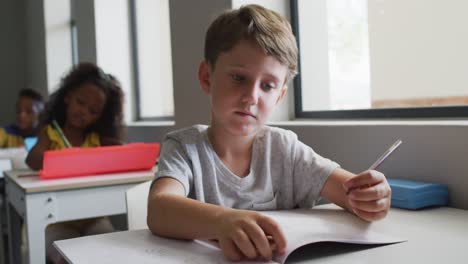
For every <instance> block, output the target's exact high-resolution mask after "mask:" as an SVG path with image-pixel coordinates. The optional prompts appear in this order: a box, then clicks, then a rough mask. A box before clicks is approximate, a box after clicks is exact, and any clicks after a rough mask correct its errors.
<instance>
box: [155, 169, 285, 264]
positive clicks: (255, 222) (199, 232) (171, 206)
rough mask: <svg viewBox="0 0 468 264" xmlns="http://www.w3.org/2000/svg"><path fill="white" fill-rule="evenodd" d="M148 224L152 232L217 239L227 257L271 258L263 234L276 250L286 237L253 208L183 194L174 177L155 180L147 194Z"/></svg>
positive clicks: (235, 258)
mask: <svg viewBox="0 0 468 264" xmlns="http://www.w3.org/2000/svg"><path fill="white" fill-rule="evenodd" d="M147 222H148V226H149V228H150V230H151V232H153V234H156V235H160V236H165V237H171V238H179V239H216V240H218V242H219V245H220V248H221V249H222V251H223V253H224V255H225V256H226V257H227V258H229V259H230V260H240V259H242V258H250V259H253V258H256V257H258V256H262V257H264V258H265V259H271V257H272V250H271V248H270V244H269V242H268V239H267V236H266V235H271V236H272V237H273V239H274V241H275V244H276V247H277V250H278V252H279V253H284V251H285V248H286V241H285V238H284V235H283V234H282V232H281V230H280V228H279V226H278V225H277V224H276V222H274V221H273V220H272V219H270V218H268V217H266V216H264V215H262V214H260V213H258V212H255V211H246V210H236V209H230V208H225V207H221V206H217V205H213V204H208V203H203V202H200V201H197V200H193V199H190V198H187V197H185V195H184V187H183V186H182V184H181V183H180V182H178V181H177V180H175V179H173V178H169V177H164V178H159V179H158V180H156V181H155V183H154V185H153V186H152V188H151V190H150V194H149V197H148V218H147Z"/></svg>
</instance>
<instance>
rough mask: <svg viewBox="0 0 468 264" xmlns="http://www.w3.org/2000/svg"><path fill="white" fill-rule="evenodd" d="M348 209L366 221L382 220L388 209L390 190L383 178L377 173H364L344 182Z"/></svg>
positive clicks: (369, 171)
mask: <svg viewBox="0 0 468 264" xmlns="http://www.w3.org/2000/svg"><path fill="white" fill-rule="evenodd" d="M343 186H344V189H345V191H346V197H347V203H348V205H349V208H350V209H351V210H352V211H353V212H354V213H355V214H356V215H357V216H359V217H360V218H362V219H364V220H366V221H375V220H379V219H382V218H384V217H385V216H386V215H387V213H388V210H389V209H390V202H391V193H392V192H391V189H390V186H389V185H388V182H387V180H386V179H385V176H384V175H383V174H382V173H381V172H378V171H375V170H368V171H364V172H362V173H360V174H358V175H356V176H355V177H353V178H350V179H349V180H347V181H345V182H344V184H343Z"/></svg>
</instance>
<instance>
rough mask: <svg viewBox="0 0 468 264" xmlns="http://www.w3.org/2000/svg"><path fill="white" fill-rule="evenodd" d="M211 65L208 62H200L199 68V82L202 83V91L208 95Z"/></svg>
mask: <svg viewBox="0 0 468 264" xmlns="http://www.w3.org/2000/svg"><path fill="white" fill-rule="evenodd" d="M210 75H211V72H210V65H209V64H208V62H207V61H206V60H204V61H202V62H200V65H199V66H198V81H199V82H200V86H201V89H202V90H203V91H204V92H205V93H206V94H209V93H210Z"/></svg>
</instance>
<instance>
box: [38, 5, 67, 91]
mask: <svg viewBox="0 0 468 264" xmlns="http://www.w3.org/2000/svg"><path fill="white" fill-rule="evenodd" d="M70 4H71V3H70V1H62V0H46V1H44V29H45V30H44V33H45V36H44V38H45V43H46V63H47V64H46V65H47V70H46V71H45V72H46V73H47V86H48V87H47V90H48V91H49V92H53V91H54V90H55V89H56V88H57V85H58V83H59V82H60V78H61V77H62V76H63V69H69V68H70V67H71V66H72V65H73V64H72V63H73V61H72V56H71V49H72V44H71V43H72V40H71V27H70V20H71V14H70Z"/></svg>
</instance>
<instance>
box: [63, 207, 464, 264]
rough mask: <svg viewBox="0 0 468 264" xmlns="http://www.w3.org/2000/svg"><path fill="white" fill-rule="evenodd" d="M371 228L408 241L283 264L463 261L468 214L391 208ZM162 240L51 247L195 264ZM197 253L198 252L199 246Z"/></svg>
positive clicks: (79, 241)
mask: <svg viewBox="0 0 468 264" xmlns="http://www.w3.org/2000/svg"><path fill="white" fill-rule="evenodd" d="M372 228H373V230H375V231H379V232H382V233H386V234H392V235H395V236H399V237H402V238H406V239H408V241H407V242H403V243H398V244H392V245H385V246H368V245H367V246H365V245H347V244H326V243H325V244H323V243H322V244H315V245H308V246H305V247H302V248H300V249H298V250H297V251H296V252H294V253H292V255H291V256H290V257H289V258H288V259H287V261H286V263H369V264H370V263H372V264H374V263H427V264H429V263H466V261H467V260H468V250H467V244H468V243H467V242H468V211H465V210H459V209H453V208H447V207H443V208H433V209H426V210H421V211H406V210H401V209H393V208H392V209H391V211H390V213H389V214H388V216H387V217H386V218H385V219H384V220H381V221H378V222H375V223H372ZM161 239H163V238H159V237H155V236H153V235H152V234H151V232H150V231H149V230H137V231H125V232H117V233H111V234H105V235H98V236H89V237H82V238H76V239H69V240H62V241H57V242H56V247H57V248H58V249H59V251H61V252H62V254H63V255H65V256H66V257H67V258H68V259H69V261H70V262H71V263H103V264H106V263H115V264H119V263H157V262H158V259H157V258H156V257H155V256H161V254H166V255H167V254H186V256H187V258H186V259H185V260H186V261H188V262H187V263H196V261H197V255H196V254H191V252H186V251H185V252H184V246H185V245H186V244H187V243H194V242H184V241H179V240H172V239H171V240H167V243H178V244H177V245H178V250H177V252H168V251H165V250H164V249H158V248H157V246H155V242H156V241H160V240H161ZM197 252H198V253H197V254H203V248H200V250H199V251H197ZM167 263H171V262H167ZM172 263H179V262H172ZM183 263H185V262H183ZM213 263H223V258H222V257H221V256H220V255H217V256H216V258H213Z"/></svg>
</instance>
